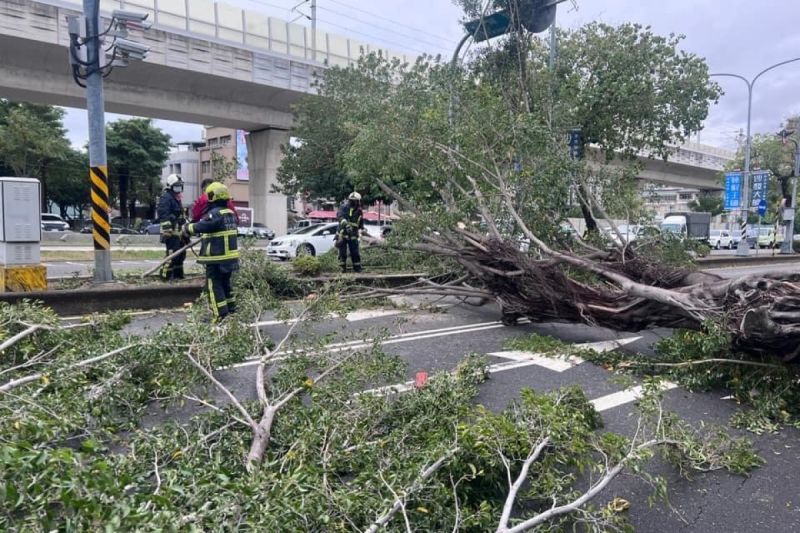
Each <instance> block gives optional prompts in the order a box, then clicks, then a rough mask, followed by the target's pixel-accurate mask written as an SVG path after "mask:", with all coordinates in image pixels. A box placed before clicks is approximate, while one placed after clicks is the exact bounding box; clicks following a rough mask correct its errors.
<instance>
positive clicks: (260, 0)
mask: <svg viewBox="0 0 800 533" xmlns="http://www.w3.org/2000/svg"><path fill="white" fill-rule="evenodd" d="M245 1H247V2H250V3H253V4H258V5H263V6H269V7H273V8H277V9H280V10H282V11H286V12H289V13H290V12H291V8H289V7H284V6H279V5H277V4H273V3H271V2H268V1H266V0H245ZM337 3H339V2H337ZM339 4H340V5H343V6H344V7H345V8H347V9H353V10H355V11H361V12H363V13H366V14H368V15H370V16H374V17H376V18H380V19H382V20H386V21H388V22H391V23H392V24H393V25H395V26H403V27H406V28H409V29H411V30H413V31H415V32H418V33H423V34H425V35H429V36H432V37H434V38H436V39H441V40H443V41H447V42H453V41H452V40H451V39H448V38H445V37H439V36H437V35H435V34H433V33H430V32H425V31H424V30H420V29H417V28H414V27H413V26H408V25H407V24H403V23H400V22H397V21H395V20H392V19H389V18H386V17H382V16H380V15H375V14H373V13H370V12H369V11H366V10H363V9H358V8H353V7H350V6H347V5H346V4H341V3H339ZM317 9H323V10H325V11H327V12H328V13H330V14H332V15H335V16H337V17H345V18H347V19H349V20H352V21H355V22H359V23H362V24H372V25H373V26H374V27H375V28H376V29H379V30H383V31H387V32H390V33H393V34H396V35H398V36H399V37H403V38H405V39H413V40H414V41H416V42H421V43H424V44H427V45H429V46H433V47H436V48H439V49H440V48H441V47H442V44H441V43H435V42H432V41H428V40H425V39H422V38H420V37H418V36H415V35H409V34H407V33H402V32H398V31H397V30H394V29H392V28H389V27H386V26H378V25H375V24H373V23H371V22H369V21H366V20H363V19H359V18H356V17H354V16H352V15H350V14H348V13H343V12H341V11H337V10H335V9H330V8H326V7H324V6H318V7H317ZM317 20H318V21H320V22H326V23H327V24H330V25H331V26H335V27H337V28H340V29H344V30H346V31H349V32H352V33H357V34H359V35H362V36H366V37H369V38H371V39H377V40H380V41H383V42H386V43H391V44H392V45H393V46H399V47H402V48H404V49H407V50H413V51H415V52H417V53H419V54H428V53H430V52H429V51H423V50H419V49H417V48H414V47H412V46H410V45H407V44H405V43H400V42H397V41H391V40H388V39H386V38H384V37H378V36H375V35H372V34H369V33H365V32H362V31H358V30H353V29H352V28H349V27H347V26H343V25H341V24H337V23H335V22H332V21H323V20H322V19H320V18H319V17H317Z"/></svg>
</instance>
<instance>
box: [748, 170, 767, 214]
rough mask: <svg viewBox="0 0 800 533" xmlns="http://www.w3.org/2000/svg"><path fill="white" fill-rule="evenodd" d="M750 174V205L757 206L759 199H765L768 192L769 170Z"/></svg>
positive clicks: (759, 202)
mask: <svg viewBox="0 0 800 533" xmlns="http://www.w3.org/2000/svg"><path fill="white" fill-rule="evenodd" d="M751 176H752V182H753V185H752V194H751V196H750V207H751V208H752V207H758V206H759V204H761V201H762V200H763V201H764V202H766V201H767V193H768V192H769V171H766V172H753V174H751Z"/></svg>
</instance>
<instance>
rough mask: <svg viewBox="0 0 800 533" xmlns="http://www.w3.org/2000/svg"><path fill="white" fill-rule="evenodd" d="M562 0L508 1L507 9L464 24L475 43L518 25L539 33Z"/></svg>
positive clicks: (512, 29)
mask: <svg viewBox="0 0 800 533" xmlns="http://www.w3.org/2000/svg"><path fill="white" fill-rule="evenodd" d="M562 1H564V0H509V1H508V7H506V8H505V9H501V10H500V11H497V12H495V13H492V14H491V15H488V16H484V17H481V18H479V19H475V20H471V21H469V22H467V23H466V24H464V27H465V28H466V30H467V33H469V34H470V35H472V37H473V39H474V40H475V42H481V41H486V40H489V39H493V38H494V37H499V36H500V35H505V34H506V33H509V32H511V31H514V30H516V29H517V28H515V27H514V25H515V24H519V25H520V26H522V27H523V28H525V29H526V30H528V31H529V32H531V33H541V32H543V31H545V30H546V29H547V28H549V27H550V26H551V25H552V24H553V22H554V21H555V18H556V6H557V5H558V4H559V3H561V2H562Z"/></svg>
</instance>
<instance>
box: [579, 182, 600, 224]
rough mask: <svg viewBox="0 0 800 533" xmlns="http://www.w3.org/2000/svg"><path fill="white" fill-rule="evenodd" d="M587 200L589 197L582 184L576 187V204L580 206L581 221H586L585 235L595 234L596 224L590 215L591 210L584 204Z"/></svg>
mask: <svg viewBox="0 0 800 533" xmlns="http://www.w3.org/2000/svg"><path fill="white" fill-rule="evenodd" d="M587 198H589V195H588V194H587V193H586V187H584V185H583V183H581V184H580V185H578V202H579V203H580V205H581V213H582V214H583V219H584V220H585V221H586V234H587V235H588V234H591V233H597V231H598V228H597V222H596V221H595V219H594V216H593V215H592V208H591V207H590V206H589V205H588V204H587V203H586V199H587Z"/></svg>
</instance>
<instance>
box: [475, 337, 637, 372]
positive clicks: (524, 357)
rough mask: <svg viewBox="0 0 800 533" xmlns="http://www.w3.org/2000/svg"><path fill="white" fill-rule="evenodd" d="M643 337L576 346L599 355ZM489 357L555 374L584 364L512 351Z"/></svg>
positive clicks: (572, 358) (569, 358)
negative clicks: (523, 363)
mask: <svg viewBox="0 0 800 533" xmlns="http://www.w3.org/2000/svg"><path fill="white" fill-rule="evenodd" d="M641 338H642V337H641V336H639V337H627V338H624V339H615V340H611V341H600V342H587V343H584V344H576V345H575V347H576V348H581V349H587V350H594V351H595V352H598V353H603V352H610V351H611V350H616V349H617V348H620V347H622V346H625V345H626V344H630V343H632V342H636V341H638V340H639V339H641ZM487 355H491V356H494V357H501V358H503V359H510V360H511V361H530V362H531V364H534V365H537V366H540V367H542V368H546V369H548V370H552V371H553V372H564V371H566V370H569V369H570V368H572V367H574V366H577V365H579V364H581V363H583V362H584V361H583V359H581V358H580V357H577V356H574V355H567V356H558V355H542V354H539V353H534V352H528V351H521V350H512V351H505V352H492V353H489V354H487Z"/></svg>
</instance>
